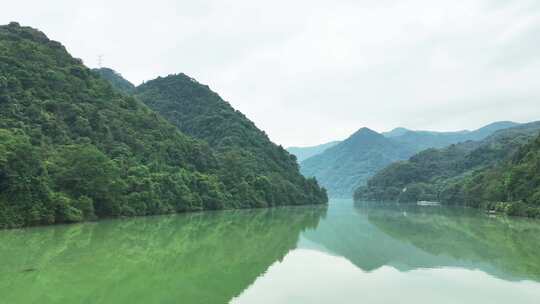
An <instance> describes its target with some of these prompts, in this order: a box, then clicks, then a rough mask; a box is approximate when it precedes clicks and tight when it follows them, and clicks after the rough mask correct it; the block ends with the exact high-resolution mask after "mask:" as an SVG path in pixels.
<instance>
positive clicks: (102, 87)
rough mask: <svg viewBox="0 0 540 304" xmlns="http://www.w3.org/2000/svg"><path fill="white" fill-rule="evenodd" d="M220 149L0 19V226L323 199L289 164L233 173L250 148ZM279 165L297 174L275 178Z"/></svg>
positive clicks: (34, 34) (36, 35)
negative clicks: (214, 147) (184, 130)
mask: <svg viewBox="0 0 540 304" xmlns="http://www.w3.org/2000/svg"><path fill="white" fill-rule="evenodd" d="M275 149H276V150H279V148H275ZM227 151H228V152H229V154H227V155H231V156H230V157H231V159H232V160H230V161H227V158H226V157H225V156H224V154H223V153H221V152H220V153H216V152H215V151H214V149H213V148H212V147H210V146H209V144H208V143H207V142H206V141H204V140H200V139H195V138H193V137H191V136H188V135H185V134H184V133H182V132H181V131H179V129H178V128H176V127H175V126H174V125H172V124H170V123H169V122H167V121H166V120H165V119H164V118H162V117H161V116H160V115H159V114H157V113H156V112H154V111H152V110H151V109H149V108H148V107H147V106H146V105H144V104H143V103H142V102H140V101H139V100H138V99H137V98H135V97H132V96H128V95H126V94H123V93H120V92H119V91H117V90H116V89H114V88H113V87H112V86H111V85H110V84H109V83H107V81H105V80H103V79H102V78H101V77H100V76H99V75H98V74H97V73H95V72H92V71H91V70H89V69H88V68H86V67H85V66H84V65H83V64H82V62H81V61H80V60H79V59H75V58H73V57H71V56H70V55H69V54H68V53H67V51H66V49H65V48H64V47H63V46H62V45H61V44H60V43H58V42H55V41H51V40H49V39H48V38H47V37H46V36H45V35H44V34H43V33H41V32H39V31H37V30H35V29H32V28H29V27H21V26H19V25H18V24H17V23H11V24H9V25H5V26H0V227H19V226H28V225H38V224H52V223H63V222H76V221H83V220H87V219H94V218H101V217H111V216H133V215H148V214H161V213H171V212H181V211H189V210H204V209H221V208H245V207H255V206H257V207H259V206H270V205H280V204H306V203H322V202H325V201H326V197H325V193H324V191H322V190H321V189H320V188H319V187H318V186H317V184H316V182H315V181H313V180H310V181H308V180H306V179H303V178H301V177H298V176H299V174H298V170H294V167H293V168H292V169H290V171H287V170H288V169H289V168H287V167H284V168H269V169H268V170H267V171H265V172H264V174H263V172H262V171H257V170H255V169H252V168H251V167H245V166H244V167H243V170H244V171H246V172H247V173H245V175H238V174H235V172H234V171H231V170H229V167H230V166H233V165H234V161H236V160H237V159H235V158H234V155H235V154H240V155H242V154H243V153H248V152H247V151H245V150H240V149H238V150H235V149H228V150H227ZM273 151H275V150H273ZM283 155H286V156H287V157H288V158H287V159H285V160H283V158H284V156H283ZM275 158H276V159H277V160H276V163H279V161H284V162H286V163H287V164H290V163H294V159H292V158H290V157H289V156H288V154H281V155H276V156H275ZM283 172H286V173H288V174H290V175H291V176H295V177H296V178H291V179H287V180H284V181H281V182H280V183H277V184H276V183H273V181H274V180H276V179H277V177H275V175H277V176H279V177H281V176H282V175H283V174H284V173H283ZM233 183H234V184H237V185H239V186H238V187H237V188H235V189H233V188H231V187H229V186H227V185H230V184H233ZM246 198H248V199H246ZM314 198H315V199H314Z"/></svg>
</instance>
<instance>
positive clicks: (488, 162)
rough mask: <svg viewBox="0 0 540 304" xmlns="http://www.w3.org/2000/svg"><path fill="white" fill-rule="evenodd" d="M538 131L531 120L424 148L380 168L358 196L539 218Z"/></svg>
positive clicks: (365, 198) (359, 190)
mask: <svg viewBox="0 0 540 304" xmlns="http://www.w3.org/2000/svg"><path fill="white" fill-rule="evenodd" d="M539 132H540V123H539V122H536V123H529V124H525V125H521V126H518V127H514V128H510V129H505V130H500V131H498V132H496V133H495V134H493V135H491V136H489V137H488V138H486V139H484V140H482V141H469V142H465V143H460V144H456V145H452V146H449V147H447V148H444V149H429V150H426V151H422V152H420V153H418V154H417V155H414V156H413V157H411V158H410V159H409V160H408V161H403V162H397V163H394V164H392V165H390V166H389V167H387V168H385V169H384V170H382V171H380V172H379V173H378V174H377V175H375V176H374V177H373V178H371V179H370V180H369V181H368V183H367V186H365V187H361V188H359V189H358V190H357V191H356V193H355V199H356V200H377V201H402V202H408V201H413V202H416V201H419V200H428V201H440V202H442V203H445V204H462V205H468V206H473V207H486V208H497V209H498V210H499V211H503V212H506V213H508V214H514V215H528V216H533V217H534V216H539V215H540V213H539V212H540V209H538V208H540V176H539V174H538V172H540V167H539V166H540V144H539V143H540V138H538V137H537V134H538V133H539ZM497 203H498V204H497Z"/></svg>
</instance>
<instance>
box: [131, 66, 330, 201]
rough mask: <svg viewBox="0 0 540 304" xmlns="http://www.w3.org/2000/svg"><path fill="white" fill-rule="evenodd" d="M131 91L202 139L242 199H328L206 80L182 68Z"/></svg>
mask: <svg viewBox="0 0 540 304" xmlns="http://www.w3.org/2000/svg"><path fill="white" fill-rule="evenodd" d="M135 96H136V97H137V98H138V99H140V100H141V101H143V102H144V103H145V104H146V105H148V107H150V108H151V109H153V110H155V111H156V112H158V113H160V114H161V115H163V117H165V118H166V119H167V120H168V121H169V122H171V123H172V124H173V125H175V126H176V127H178V129H180V130H181V131H182V132H184V133H186V134H189V135H191V136H193V137H195V138H198V139H201V140H204V141H205V142H207V143H208V144H209V145H210V147H212V148H213V149H214V150H215V151H216V156H217V157H218V159H219V160H220V163H221V164H223V170H222V172H221V173H222V176H224V177H226V178H225V179H224V182H225V185H226V186H227V187H228V188H230V189H232V190H231V191H232V192H233V193H239V194H242V196H241V198H240V199H241V200H242V201H243V202H246V203H247V202H250V201H254V202H257V203H258V204H261V205H262V206H264V205H276V204H281V203H283V202H286V203H287V204H295V203H297V202H299V203H302V202H306V203H307V202H310V201H312V202H316V203H322V202H325V201H326V200H327V197H326V191H324V190H323V189H321V188H320V187H319V186H318V184H317V182H316V181H315V179H313V178H309V179H306V178H304V177H303V176H302V175H301V174H300V172H299V168H298V164H297V162H296V158H295V157H294V156H293V155H291V154H289V153H288V152H287V151H285V149H283V147H281V146H278V145H276V144H274V143H272V142H271V141H270V139H269V138H268V136H267V135H266V134H265V133H264V132H263V131H261V130H259V129H258V128H257V127H256V126H255V124H254V123H253V122H251V121H250V120H249V119H247V118H246V117H245V116H244V115H243V114H242V113H240V112H239V111H237V110H235V109H234V108H232V107H231V105H230V104H229V103H228V102H226V101H224V100H223V99H221V97H220V96H219V95H218V94H216V93H214V92H213V91H211V90H210V88H209V87H208V86H206V85H202V84H200V83H198V82H197V81H196V80H194V79H192V78H190V77H188V76H186V75H184V74H178V75H169V76H167V77H159V78H157V79H155V80H151V81H148V82H146V83H144V84H142V85H140V86H139V87H137V88H136V90H135ZM238 180H242V181H243V182H242V183H238ZM258 193H263V196H259V195H258Z"/></svg>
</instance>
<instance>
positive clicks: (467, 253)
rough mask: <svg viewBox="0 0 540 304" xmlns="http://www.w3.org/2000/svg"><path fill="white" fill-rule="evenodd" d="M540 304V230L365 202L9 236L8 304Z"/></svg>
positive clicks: (520, 222)
mask: <svg viewBox="0 0 540 304" xmlns="http://www.w3.org/2000/svg"><path fill="white" fill-rule="evenodd" d="M229 302H230V303H295V304H296V303H300V304H301V303H360V302H362V303H415V304H419V303H475V304H476V303H490V304H493V303H535V304H538V303H540V221H530V220H526V219H514V218H503V217H495V218H493V217H488V216H487V215H485V214H483V213H481V212H478V211H475V210H468V209H462V208H447V207H417V206H404V205H400V206H396V205H375V206H374V205H368V204H356V205H355V204H353V203H352V202H351V201H346V200H343V201H337V200H334V201H332V202H331V203H330V205H329V206H328V207H285V208H277V209H269V210H244V211H224V212H207V213H196V214H183V215H176V216H160V217H147V218H136V219H128V220H110V221H101V222H98V223H87V224H80V225H68V226H54V227H40V228H31V229H23V230H10V231H0V303H6V304H7V303H9V304H12V303H14V304H16V303H40V304H41V303H44V304H47V303H130V304H131V303H133V304H136V303H229Z"/></svg>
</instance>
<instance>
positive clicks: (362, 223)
mask: <svg viewBox="0 0 540 304" xmlns="http://www.w3.org/2000/svg"><path fill="white" fill-rule="evenodd" d="M302 237H303V239H305V240H303V241H302V242H301V243H302V246H303V247H304V248H313V249H317V250H322V251H326V252H328V253H330V254H334V255H338V256H343V257H345V258H346V259H348V260H349V261H350V262H351V263H353V264H354V265H356V266H357V267H359V268H360V269H362V270H363V271H373V270H376V269H379V268H380V267H382V266H391V267H394V268H395V269H398V270H400V271H410V270H414V269H422V268H441V267H461V268H467V269H479V270H482V271H484V272H486V273H489V274H491V275H494V276H497V277H499V278H502V279H505V280H537V281H540V256H539V255H538V252H540V222H539V221H535V220H528V219H520V218H505V217H489V216H487V215H485V214H483V213H481V212H479V211H477V210H474V209H465V208H450V207H442V206H438V207H434V206H416V205H395V204H372V203H371V204H370V203H360V204H356V205H355V206H353V205H352V203H350V202H347V201H343V202H334V205H333V206H332V207H331V208H330V210H329V212H328V215H327V217H326V218H325V220H323V221H322V222H321V223H320V225H319V227H318V229H316V230H310V231H307V232H306V233H304V234H303V235H302Z"/></svg>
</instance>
